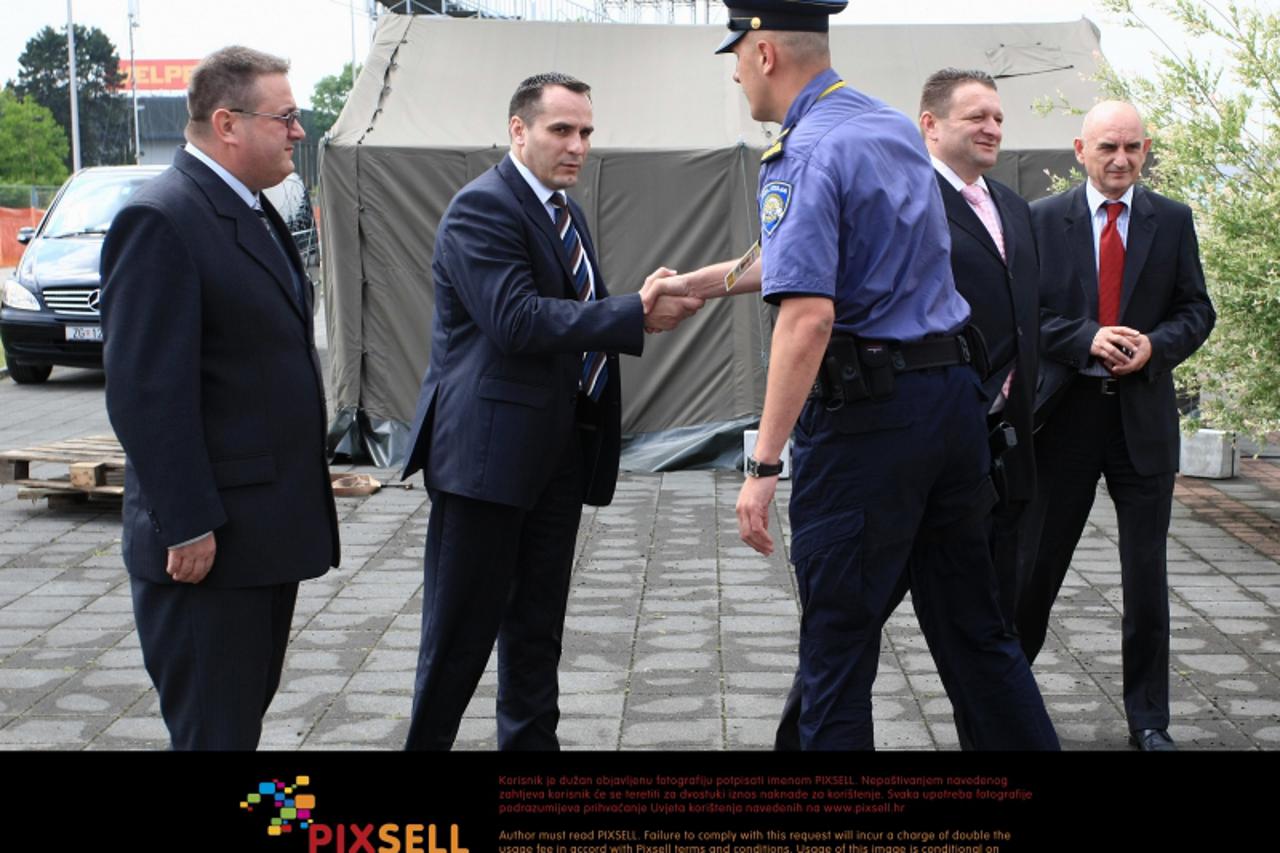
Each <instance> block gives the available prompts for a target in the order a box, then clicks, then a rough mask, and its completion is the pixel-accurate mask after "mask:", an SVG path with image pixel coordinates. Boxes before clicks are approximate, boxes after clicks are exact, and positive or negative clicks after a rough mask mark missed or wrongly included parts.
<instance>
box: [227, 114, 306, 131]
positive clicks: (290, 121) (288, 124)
mask: <svg viewBox="0 0 1280 853" xmlns="http://www.w3.org/2000/svg"><path fill="white" fill-rule="evenodd" d="M227 112H232V113H240V114H241V115H246V116H262V117H263V118H273V119H275V120H276V121H282V122H284V126H285V128H286V129H288V130H293V128H294V126H295V125H300V123H301V119H302V110H294V111H293V112H288V113H283V114H281V115H276V114H275V113H255V112H253V111H252V110H227Z"/></svg>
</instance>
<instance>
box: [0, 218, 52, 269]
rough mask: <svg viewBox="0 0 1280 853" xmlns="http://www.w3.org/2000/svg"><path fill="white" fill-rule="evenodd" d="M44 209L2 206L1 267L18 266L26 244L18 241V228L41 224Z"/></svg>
mask: <svg viewBox="0 0 1280 853" xmlns="http://www.w3.org/2000/svg"><path fill="white" fill-rule="evenodd" d="M42 216H44V211H43V210H39V209H38V208H34V207H0V267H16V266H17V265H18V261H19V260H20V259H21V258H22V251H23V250H24V249H25V248H26V246H24V245H22V244H21V243H19V242H18V229H19V228H26V227H28V226H31V227H35V226H36V225H39V224H40V217H42Z"/></svg>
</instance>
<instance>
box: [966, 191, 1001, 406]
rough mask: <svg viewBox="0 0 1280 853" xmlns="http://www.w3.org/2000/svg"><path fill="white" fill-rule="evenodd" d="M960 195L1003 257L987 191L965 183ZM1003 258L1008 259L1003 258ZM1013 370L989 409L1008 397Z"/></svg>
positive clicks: (997, 223)
mask: <svg viewBox="0 0 1280 853" xmlns="http://www.w3.org/2000/svg"><path fill="white" fill-rule="evenodd" d="M960 195H962V196H964V200H965V201H967V202H969V206H970V207H972V208H973V212H974V213H976V214H978V218H979V219H981V220H982V224H983V225H985V226H986V228H987V233H988V234H990V235H991V240H992V242H994V243H995V244H996V248H997V249H999V250H1000V257H1001V258H1004V257H1005V254H1004V232H1002V231H1001V230H1000V220H999V219H997V218H996V211H995V208H994V207H992V205H991V199H990V197H988V196H987V191H986V190H985V189H984V188H982V187H980V186H978V185H977V184H966V185H965V188H964V189H962V190H960ZM1005 260H1008V259H1007V258H1005ZM1013 374H1014V371H1012V370H1010V371H1009V375H1008V376H1006V377H1005V378H1004V385H1003V387H1001V388H1000V397H1001V399H1000V400H997V401H996V403H995V405H994V406H992V407H991V410H992V411H993V412H994V411H998V410H1000V409H1003V408H1004V406H1003V405H1001V402H1002V401H1003V400H1007V399H1009V388H1010V386H1012V385H1013Z"/></svg>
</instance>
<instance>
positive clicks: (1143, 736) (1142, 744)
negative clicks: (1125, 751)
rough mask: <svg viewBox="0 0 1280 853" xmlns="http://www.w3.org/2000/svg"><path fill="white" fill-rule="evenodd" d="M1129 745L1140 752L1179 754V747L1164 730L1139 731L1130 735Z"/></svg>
mask: <svg viewBox="0 0 1280 853" xmlns="http://www.w3.org/2000/svg"><path fill="white" fill-rule="evenodd" d="M1129 743H1130V744H1132V745H1133V746H1136V747H1137V748H1138V752H1177V751H1178V746H1177V744H1175V743H1174V742H1173V738H1171V737H1169V733H1168V732H1167V731H1165V730H1164V729H1138V730H1137V731H1133V732H1130V733H1129Z"/></svg>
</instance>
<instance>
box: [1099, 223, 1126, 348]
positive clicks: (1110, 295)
mask: <svg viewBox="0 0 1280 853" xmlns="http://www.w3.org/2000/svg"><path fill="white" fill-rule="evenodd" d="M1106 208H1107V224H1106V225H1104V226H1103V228H1102V239H1101V240H1100V241H1099V243H1098V323H1099V324H1101V325H1103V326H1115V325H1118V324H1119V322H1120V291H1121V289H1122V288H1123V285H1124V242H1123V241H1122V240H1121V239H1120V229H1119V228H1118V227H1117V225H1116V220H1117V219H1119V218H1120V213H1121V212H1122V211H1123V210H1124V202H1121V201H1116V202H1107V204H1106Z"/></svg>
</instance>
